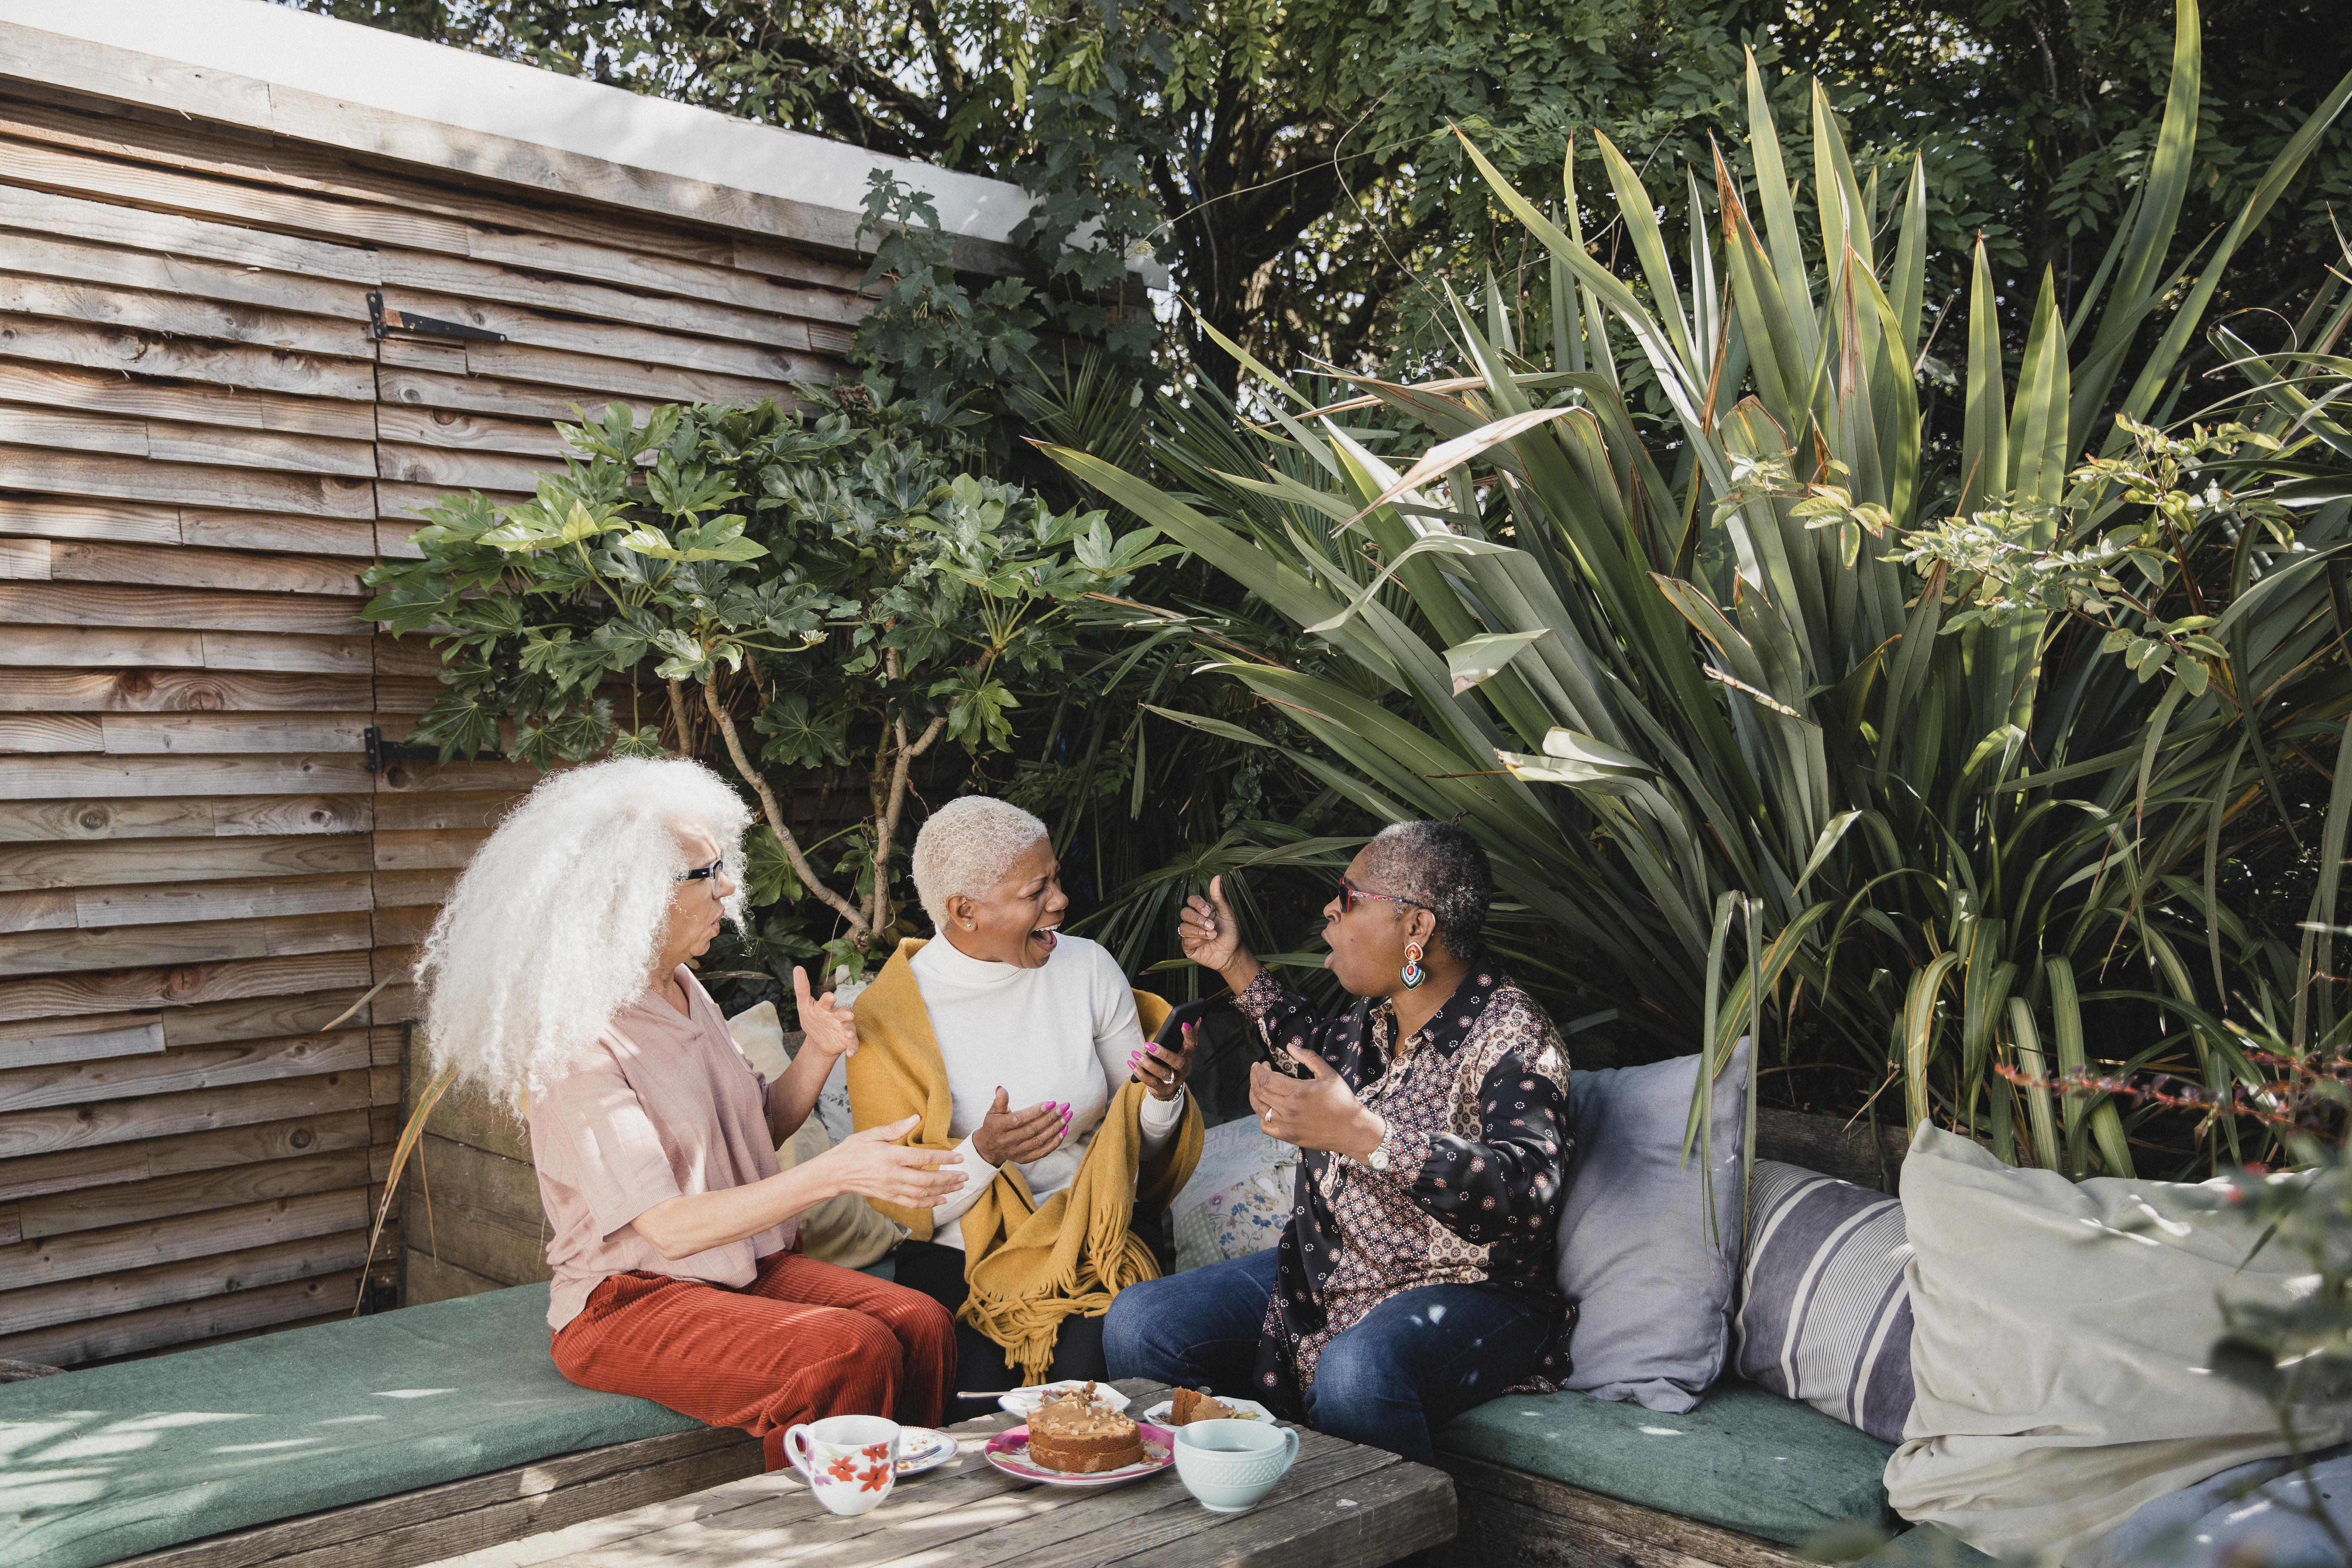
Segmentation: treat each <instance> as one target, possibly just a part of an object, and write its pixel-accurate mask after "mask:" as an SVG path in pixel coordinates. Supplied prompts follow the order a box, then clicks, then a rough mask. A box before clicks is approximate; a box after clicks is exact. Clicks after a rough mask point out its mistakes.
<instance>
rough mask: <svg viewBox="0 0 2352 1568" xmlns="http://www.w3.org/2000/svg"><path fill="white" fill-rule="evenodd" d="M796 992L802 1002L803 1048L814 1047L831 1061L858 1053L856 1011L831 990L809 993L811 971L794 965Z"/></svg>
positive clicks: (794, 993)
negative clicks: (818, 993)
mask: <svg viewBox="0 0 2352 1568" xmlns="http://www.w3.org/2000/svg"><path fill="white" fill-rule="evenodd" d="M793 996H794V998H795V999H796V1000H797V1001H798V1002H799V1004H800V1014H801V1048H802V1049H803V1050H807V1049H809V1048H810V1047H815V1049H816V1050H817V1051H818V1052H820V1053H821V1054H823V1055H824V1058H825V1059H827V1060H828V1061H830V1060H831V1059H833V1058H835V1057H854V1056H856V1054H857V1015H856V1014H855V1013H852V1012H851V1011H850V1010H849V1009H848V1008H846V1007H844V1006H842V1005H839V1004H837V1003H836V1002H835V1001H834V999H833V993H832V992H830V991H828V992H826V993H825V994H824V995H822V996H814V997H813V996H811V995H810V994H809V980H808V971H807V970H805V969H803V968H802V967H801V966H800V965H799V964H797V963H796V964H794V965H793Z"/></svg>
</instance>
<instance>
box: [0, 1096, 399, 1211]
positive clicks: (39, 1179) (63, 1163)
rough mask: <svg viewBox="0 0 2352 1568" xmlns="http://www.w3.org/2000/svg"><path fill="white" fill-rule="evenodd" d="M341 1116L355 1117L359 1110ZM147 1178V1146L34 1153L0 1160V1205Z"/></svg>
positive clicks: (136, 1144) (120, 1146) (112, 1145)
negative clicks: (29, 1156) (17, 1158)
mask: <svg viewBox="0 0 2352 1568" xmlns="http://www.w3.org/2000/svg"><path fill="white" fill-rule="evenodd" d="M344 1114H346V1115H350V1116H357V1115H361V1114H362V1112H359V1111H347V1112H345V1113H344ZM146 1179H147V1145H146V1144H144V1143H113V1144H109V1145H106V1146H104V1147H101V1148H97V1149H68V1150H65V1151H64V1152H60V1153H56V1154H35V1155H33V1156H32V1157H31V1158H30V1159H25V1160H0V1203H15V1202H16V1201H17V1200H18V1199H21V1198H37V1197H40V1196H42V1195H43V1194H47V1193H68V1192H72V1191H74V1190H75V1189H77V1188H79V1187H96V1186H103V1185H105V1184H109V1183H112V1182H143V1181H145V1180H146Z"/></svg>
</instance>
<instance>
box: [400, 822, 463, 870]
mask: <svg viewBox="0 0 2352 1568" xmlns="http://www.w3.org/2000/svg"><path fill="white" fill-rule="evenodd" d="M488 837H489V835H488V833H483V832H472V833H465V832H452V831H442V832H428V833H399V832H387V831H385V830H384V829H383V828H382V827H378V828H377V829H376V832H375V838H374V846H375V868H376V869H377V870H379V871H430V870H438V869H441V868H451V869H455V868H459V867H462V866H464V865H465V863H466V862H467V860H468V859H470V858H473V853H474V851H475V850H477V849H478V848H480V847H482V841H483V840H484V839H486V838H488Z"/></svg>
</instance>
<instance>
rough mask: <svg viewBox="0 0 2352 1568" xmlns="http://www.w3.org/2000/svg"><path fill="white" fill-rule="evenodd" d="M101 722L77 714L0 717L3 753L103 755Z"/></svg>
mask: <svg viewBox="0 0 2352 1568" xmlns="http://www.w3.org/2000/svg"><path fill="white" fill-rule="evenodd" d="M105 749H106V737H105V735H104V734H103V733H102V732H101V731H100V729H99V724H98V721H97V720H95V719H88V718H84V717H82V716H81V715H80V714H78V713H7V714H0V752H102V751H104V750H105Z"/></svg>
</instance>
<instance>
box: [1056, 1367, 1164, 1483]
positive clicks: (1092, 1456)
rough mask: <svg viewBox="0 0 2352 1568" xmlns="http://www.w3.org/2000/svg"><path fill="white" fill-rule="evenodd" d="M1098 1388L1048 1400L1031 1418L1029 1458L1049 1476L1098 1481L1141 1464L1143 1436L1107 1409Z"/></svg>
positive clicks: (1126, 1419) (1119, 1416)
mask: <svg viewBox="0 0 2352 1568" xmlns="http://www.w3.org/2000/svg"><path fill="white" fill-rule="evenodd" d="M1094 1393H1095V1385H1094V1384H1091V1383H1089V1384H1087V1385H1086V1386H1085V1387H1084V1388H1082V1389H1076V1390H1073V1391H1072V1392H1070V1393H1068V1394H1060V1395H1058V1396H1056V1397H1055V1398H1052V1399H1048V1400H1047V1401H1045V1404H1043V1405H1039V1406H1038V1407H1037V1413H1036V1414H1035V1415H1032V1416H1030V1417H1029V1458H1030V1459H1031V1460H1032V1461H1033V1462H1034V1463H1036V1464H1038V1465H1040V1466H1042V1467H1044V1468H1046V1469H1049V1470H1061V1471H1063V1472H1065V1473H1066V1474H1069V1475H1074V1476H1093V1475H1100V1474H1101V1473H1102V1472H1103V1471H1105V1470H1117V1469H1123V1468H1126V1467H1127V1466H1129V1465H1139V1464H1141V1463H1142V1462H1143V1434H1142V1433H1141V1432H1139V1431H1138V1430H1137V1429H1136V1426H1135V1423H1134V1422H1132V1421H1130V1420H1129V1419H1128V1418H1127V1417H1126V1416H1124V1415H1120V1414H1119V1413H1118V1411H1116V1410H1113V1409H1112V1408H1111V1407H1110V1406H1109V1405H1102V1404H1097V1402H1096V1400H1095V1397H1094Z"/></svg>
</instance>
